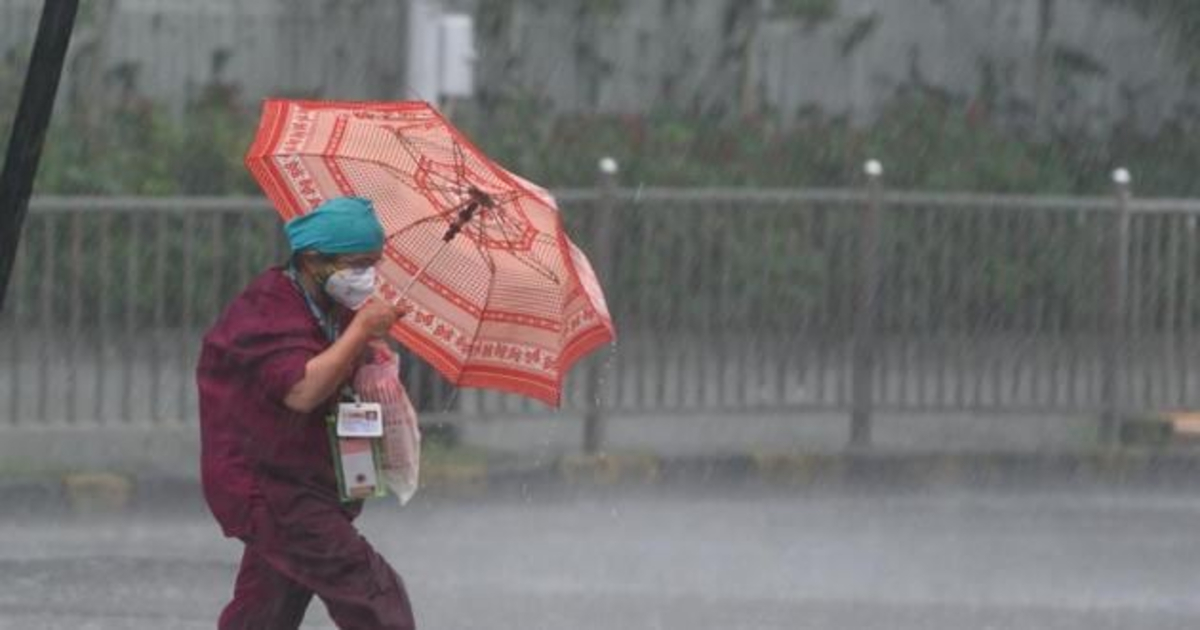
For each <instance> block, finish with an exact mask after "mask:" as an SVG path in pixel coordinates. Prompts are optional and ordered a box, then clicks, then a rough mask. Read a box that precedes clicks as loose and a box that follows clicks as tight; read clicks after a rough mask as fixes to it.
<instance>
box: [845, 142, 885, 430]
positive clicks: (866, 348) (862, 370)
mask: <svg viewBox="0 0 1200 630" xmlns="http://www.w3.org/2000/svg"><path fill="white" fill-rule="evenodd" d="M865 171H866V174H867V185H868V188H869V192H870V196H869V198H868V200H867V203H866V205H865V206H864V207H863V209H862V218H861V221H860V223H859V232H858V278H857V282H856V284H857V286H856V287H855V289H856V290H855V299H854V341H853V348H854V350H853V376H852V388H853V393H852V396H853V402H852V403H851V404H852V407H851V412H850V447H851V448H868V447H869V446H870V445H871V412H872V408H873V406H874V395H873V391H872V389H873V386H874V380H875V379H874V374H875V319H876V312H875V311H876V308H877V307H878V302H877V301H876V299H875V297H876V292H877V290H878V282H879V241H880V238H879V227H880V225H879V223H880V212H881V206H882V201H883V200H882V197H883V190H882V189H883V185H882V184H883V183H882V178H883V166H882V165H881V164H880V163H879V162H877V161H875V160H871V161H869V162H867V164H866V167H865Z"/></svg>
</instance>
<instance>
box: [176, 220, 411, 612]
mask: <svg viewBox="0 0 1200 630" xmlns="http://www.w3.org/2000/svg"><path fill="white" fill-rule="evenodd" d="M285 229H286V231H287V235H288V240H289V242H290V244H291V247H292V258H291V261H290V262H289V264H288V265H287V266H286V267H277V268H272V269H269V270H267V271H266V272H265V273H263V274H262V275H260V276H259V277H258V278H257V279H255V280H254V281H253V282H251V284H250V286H249V287H247V288H246V289H245V290H244V291H243V292H242V293H241V295H239V296H238V297H237V298H235V299H234V301H233V302H232V303H231V304H230V305H229V307H228V308H227V309H226V310H225V312H224V313H223V314H222V315H221V317H220V319H219V320H218V321H217V323H216V324H215V325H214V326H213V327H212V329H211V330H209V332H208V334H207V335H205V337H204V347H203V350H202V353H201V357H200V362H199V366H198V367H197V370H196V380H197V384H198V385H199V389H200V433H201V449H202V452H201V461H200V463H201V476H202V479H203V483H204V495H205V498H206V499H207V501H208V505H209V507H210V508H211V510H212V513H213V516H215V517H216V519H217V522H218V523H220V525H221V528H222V530H223V531H224V532H225V535H226V536H230V537H237V538H239V539H241V540H242V542H244V543H245V551H244V553H243V556H242V564H241V569H240V570H239V572H238V576H237V584H236V586H235V587H234V594H233V600H232V601H231V602H230V603H229V604H228V605H227V606H226V608H225V610H224V612H223V613H222V614H221V618H220V624H219V627H220V628H222V629H232V628H237V629H253V630H267V629H275V628H280V629H282V628H296V627H298V626H299V625H300V622H301V620H302V619H303V618H304V611H305V609H306V608H307V606H308V603H309V601H310V600H311V599H312V596H313V594H316V595H317V597H319V598H321V600H322V601H323V602H324V603H325V606H326V608H327V609H328V610H329V615H330V617H331V618H332V619H333V620H334V622H335V623H337V625H338V627H340V628H381V629H393V628H394V629H404V630H408V629H411V628H415V627H416V626H415V623H414V621H413V614H412V609H411V606H410V604H409V601H408V595H407V593H406V592H405V589H404V584H403V582H402V581H401V579H400V577H399V576H398V575H397V574H396V572H395V571H393V570H392V568H391V567H390V566H389V565H388V563H387V562H386V561H385V560H384V559H383V558H382V557H380V555H379V554H378V553H377V552H376V551H375V550H374V549H373V548H372V547H371V545H369V544H368V543H367V541H366V540H365V539H364V538H363V537H362V536H361V535H360V534H359V533H358V531H357V530H356V529H355V528H354V525H353V524H352V521H353V519H354V517H355V516H357V515H358V513H359V511H360V510H361V509H362V505H361V502H353V503H343V502H342V501H341V500H340V498H339V496H338V491H337V480H336V474H335V472H334V468H333V458H332V452H331V444H330V439H329V435H328V432H327V429H326V424H325V420H326V417H327V416H328V415H329V414H330V413H331V411H332V410H333V409H334V407H335V406H336V404H337V402H338V399H339V395H340V392H342V391H344V387H345V385H346V383H347V382H348V381H349V380H350V379H351V377H352V375H353V373H354V369H355V367H356V366H357V364H358V361H359V358H360V356H361V355H362V354H363V350H364V348H365V347H366V345H367V343H368V342H369V341H371V340H372V339H375V338H380V337H383V336H385V335H386V334H387V332H388V330H389V329H390V328H391V326H392V325H393V324H394V323H395V321H396V319H397V317H400V316H402V315H403V313H402V312H400V311H398V310H396V309H395V308H393V307H391V306H388V305H385V304H382V303H379V302H375V301H370V300H368V298H369V297H370V295H371V292H372V290H373V288H374V268H373V266H374V264H375V263H376V262H377V261H378V260H379V256H380V252H381V251H382V249H383V241H384V236H383V229H382V227H381V226H380V224H379V221H378V219H377V218H376V217H375V213H374V211H373V209H372V207H371V204H370V202H369V201H367V200H364V199H358V198H350V197H344V198H339V199H333V200H330V201H328V202H326V203H324V204H322V205H321V206H318V207H317V208H316V209H315V210H313V211H312V212H311V213H309V214H307V215H305V216H303V217H300V218H297V219H294V220H292V221H290V222H289V223H288V224H287V225H286V228H285Z"/></svg>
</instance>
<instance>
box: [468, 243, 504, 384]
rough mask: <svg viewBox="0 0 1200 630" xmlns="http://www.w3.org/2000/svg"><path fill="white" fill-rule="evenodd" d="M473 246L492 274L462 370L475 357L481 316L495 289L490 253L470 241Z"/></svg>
mask: <svg viewBox="0 0 1200 630" xmlns="http://www.w3.org/2000/svg"><path fill="white" fill-rule="evenodd" d="M471 242H472V243H474V244H475V250H476V251H478V252H479V257H480V258H482V259H483V261H484V263H485V264H486V265H487V266H488V270H490V271H491V272H492V273H491V275H490V276H489V277H488V288H487V293H485V294H484V296H483V306H482V308H480V309H479V310H480V315H479V323H478V324H476V325H475V334H474V335H472V336H471V343H470V344H469V345H468V346H467V356H466V357H464V358H463V369H464V370H466V369H467V365H468V364H469V363H470V362H471V357H473V356H475V348H476V347H477V346H478V345H479V335H480V332H481V331H482V330H483V314H484V313H485V312H487V308H488V304H489V303H490V302H491V301H492V292H493V291H494V290H495V288H496V275H497V274H496V261H495V260H494V259H493V258H492V253H491V252H490V251H488V249H487V248H486V247H484V246H483V244H482V243H480V242H478V241H475V240H473V239H472V240H471Z"/></svg>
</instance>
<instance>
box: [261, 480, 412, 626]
mask: <svg viewBox="0 0 1200 630" xmlns="http://www.w3.org/2000/svg"><path fill="white" fill-rule="evenodd" d="M287 509H288V513H287V514H285V515H283V518H279V515H278V514H276V515H275V519H274V521H273V524H272V527H270V534H269V535H264V536H259V537H258V539H257V540H256V541H255V543H254V548H255V550H256V551H257V552H258V553H259V554H261V556H262V558H263V560H264V561H265V562H267V563H269V564H270V565H271V566H272V567H273V568H274V569H275V570H276V571H277V572H279V573H281V574H283V575H285V576H287V577H288V578H289V579H290V580H292V581H294V582H296V583H298V584H300V585H302V586H303V587H304V588H306V589H308V590H311V591H312V592H314V593H316V595H317V597H319V598H321V601H322V602H324V604H325V607H326V608H327V609H328V610H329V616H330V618H332V619H333V621H334V623H336V624H337V625H338V627H339V628H343V629H348V630H349V629H358V628H363V629H368V628H369V629H375V630H414V629H415V628H416V622H415V621H414V619H413V613H412V605H411V604H410V603H409V600H408V593H407V591H406V590H405V589H404V583H403V581H402V580H401V579H400V576H398V575H397V574H396V572H395V571H394V570H392V567H391V566H389V565H388V563H387V561H386V560H384V559H383V557H382V556H380V555H379V554H378V553H377V552H376V551H375V549H373V548H372V547H371V545H370V544H369V543H367V541H366V540H365V539H364V538H363V537H362V536H361V535H360V534H359V533H358V531H357V530H356V529H355V528H354V525H353V524H352V523H351V522H350V518H349V517H348V516H347V515H346V514H345V513H343V512H342V511H341V510H340V509H339V508H338V506H336V505H327V504H325V503H322V502H319V501H313V500H300V501H296V502H293V503H291V504H290V505H288V507H287ZM265 529H266V528H263V529H261V530H260V531H265Z"/></svg>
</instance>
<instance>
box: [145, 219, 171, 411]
mask: <svg viewBox="0 0 1200 630" xmlns="http://www.w3.org/2000/svg"><path fill="white" fill-rule="evenodd" d="M166 293H167V210H166V208H159V209H158V210H157V211H156V212H155V216H154V289H153V291H152V292H151V295H152V296H153V300H154V324H153V325H152V326H150V329H149V331H148V334H147V335H146V337H147V340H148V341H149V343H150V392H149V393H150V420H151V421H152V422H158V421H159V420H161V410H160V405H161V397H160V396H159V390H161V389H162V383H163V379H162V372H163V368H164V365H163V361H162V348H161V347H160V339H161V338H162V333H163V329H164V328H166V302H167V295H166Z"/></svg>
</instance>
